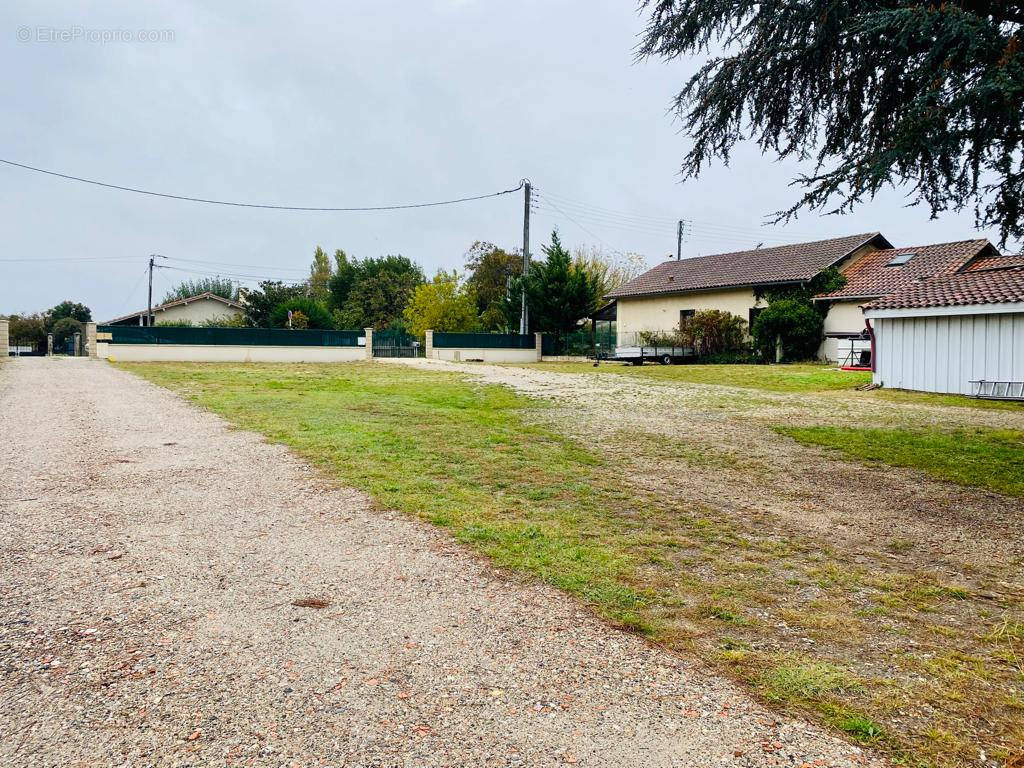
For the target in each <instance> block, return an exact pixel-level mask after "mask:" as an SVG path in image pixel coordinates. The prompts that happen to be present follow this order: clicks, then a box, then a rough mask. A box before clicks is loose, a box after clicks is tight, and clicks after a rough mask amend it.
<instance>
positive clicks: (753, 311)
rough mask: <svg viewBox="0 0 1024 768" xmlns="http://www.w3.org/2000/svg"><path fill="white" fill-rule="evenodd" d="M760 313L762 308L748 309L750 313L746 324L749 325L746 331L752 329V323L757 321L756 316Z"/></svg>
mask: <svg viewBox="0 0 1024 768" xmlns="http://www.w3.org/2000/svg"><path fill="white" fill-rule="evenodd" d="M762 311H764V307H751V308H750V312H749V313H748V315H747V319H748V322H749V323H750V325H749V326H748V330H749V329H750V328H753V327H754V321H755V320H757V316H758V315H760V314H761V312H762Z"/></svg>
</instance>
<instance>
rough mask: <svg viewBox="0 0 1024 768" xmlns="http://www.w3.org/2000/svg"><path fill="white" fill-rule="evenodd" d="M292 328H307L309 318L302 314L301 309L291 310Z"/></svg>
mask: <svg viewBox="0 0 1024 768" xmlns="http://www.w3.org/2000/svg"><path fill="white" fill-rule="evenodd" d="M292 328H296V329H298V330H300V331H301V330H305V329H306V328H309V318H308V317H306V316H305V315H304V314H302V310H301V309H296V310H295V311H294V312H292Z"/></svg>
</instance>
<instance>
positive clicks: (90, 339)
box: [85, 323, 97, 357]
mask: <svg viewBox="0 0 1024 768" xmlns="http://www.w3.org/2000/svg"><path fill="white" fill-rule="evenodd" d="M96 351H97V350H96V323H86V324H85V354H86V355H88V356H89V357H96Z"/></svg>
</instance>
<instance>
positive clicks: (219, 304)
mask: <svg viewBox="0 0 1024 768" xmlns="http://www.w3.org/2000/svg"><path fill="white" fill-rule="evenodd" d="M244 312H245V307H244V306H242V305H241V304H240V303H238V302H237V301H231V300H230V299H225V298H224V297H223V296H218V295H217V294H215V293H211V292H210V291H204V292H203V293H199V294H196V295H195V296H188V297H186V298H184V299H176V300H174V301H168V302H165V303H163V304H159V305H157V306H155V307H153V324H154V325H159V324H161V323H171V324H174V323H181V324H186V323H188V324H191V325H196V326H199V325H202V324H203V323H207V322H213V321H218V322H220V321H227V320H230V319H232V318H233V317H237V316H240V315H242V314H244ZM145 321H146V310H145V309H140V310H139V311H138V312H132V313H131V314H130V315H122V316H121V317H115V318H114V319H113V320H108V321H107V322H106V323H104V325H145V324H146V322H145Z"/></svg>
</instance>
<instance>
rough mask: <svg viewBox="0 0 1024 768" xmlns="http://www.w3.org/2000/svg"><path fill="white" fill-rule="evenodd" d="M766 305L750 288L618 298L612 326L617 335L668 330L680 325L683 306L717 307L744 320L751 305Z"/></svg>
mask: <svg viewBox="0 0 1024 768" xmlns="http://www.w3.org/2000/svg"><path fill="white" fill-rule="evenodd" d="M766 306H768V305H767V303H766V302H765V301H764V300H763V299H762V300H758V299H757V298H755V297H754V291H753V289H752V288H734V289H730V290H727V291H700V292H696V293H678V294H672V295H668V296H644V297H639V298H620V299H619V300H618V308H617V311H618V316H617V318H616V323H615V327H616V329H617V331H618V333H619V334H624V333H636V332H637V331H667V332H671V331H675V330H677V329H678V328H679V312H680V310H683V309H692V310H695V311H697V312H700V311H702V310H705V309H718V310H721V311H723V312H729V313H730V314H733V315H736V316H737V317H740V318H742V319H743V320H745V321H746V320H748V319H749V318H750V310H751V309H752V308H754V307H766ZM748 330H749V329H748Z"/></svg>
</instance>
